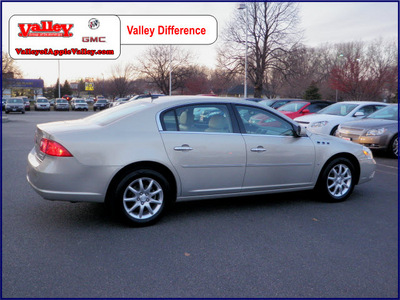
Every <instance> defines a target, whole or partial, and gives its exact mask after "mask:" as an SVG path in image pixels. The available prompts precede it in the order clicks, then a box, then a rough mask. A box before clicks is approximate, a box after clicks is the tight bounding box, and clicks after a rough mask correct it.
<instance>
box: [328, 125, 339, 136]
mask: <svg viewBox="0 0 400 300" xmlns="http://www.w3.org/2000/svg"><path fill="white" fill-rule="evenodd" d="M338 127H339V126H335V127H333V128H332V130H331V133H330V135H333V136H336V131H337V129H338Z"/></svg>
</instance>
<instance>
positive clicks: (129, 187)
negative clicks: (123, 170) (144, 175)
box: [128, 186, 139, 195]
mask: <svg viewBox="0 0 400 300" xmlns="http://www.w3.org/2000/svg"><path fill="white" fill-rule="evenodd" d="M128 189H129V190H130V191H131V192H132V193H134V194H135V195H137V194H139V192H138V191H137V190H135V189H134V188H133V187H131V186H128Z"/></svg>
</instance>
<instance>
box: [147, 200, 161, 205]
mask: <svg viewBox="0 0 400 300" xmlns="http://www.w3.org/2000/svg"><path fill="white" fill-rule="evenodd" d="M149 203H155V204H162V201H160V200H155V199H150V201H149Z"/></svg>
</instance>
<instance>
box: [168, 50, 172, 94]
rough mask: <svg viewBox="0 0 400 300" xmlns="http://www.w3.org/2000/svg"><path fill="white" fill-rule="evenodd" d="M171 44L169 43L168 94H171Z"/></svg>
mask: <svg viewBox="0 0 400 300" xmlns="http://www.w3.org/2000/svg"><path fill="white" fill-rule="evenodd" d="M171 64H172V45H169V95H170V96H171V95H172V66H171Z"/></svg>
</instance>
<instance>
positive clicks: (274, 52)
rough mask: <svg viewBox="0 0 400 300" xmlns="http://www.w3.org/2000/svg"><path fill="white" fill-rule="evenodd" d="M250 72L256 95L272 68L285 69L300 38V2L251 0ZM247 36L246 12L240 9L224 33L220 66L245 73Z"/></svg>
mask: <svg viewBox="0 0 400 300" xmlns="http://www.w3.org/2000/svg"><path fill="white" fill-rule="evenodd" d="M246 5H247V10H248V12H247V13H248V28H247V32H248V76H249V80H250V82H251V83H252V84H253V85H254V96H255V97H261V94H262V92H263V89H264V87H265V86H267V87H268V84H269V82H270V77H271V76H272V74H273V71H278V72H285V71H286V70H287V69H288V67H289V64H288V63H287V60H286V59H287V57H288V55H289V53H290V51H291V50H292V49H293V48H295V47H296V45H297V44H298V43H299V41H300V40H301V32H300V31H299V29H298V26H297V25H298V23H299V17H298V4H297V3H295V2H248V3H246ZM245 36H246V17H245V14H244V13H242V12H240V11H237V12H236V14H235V16H234V18H233V20H232V22H231V23H230V25H229V26H228V28H227V29H226V31H225V32H224V34H223V38H224V40H225V43H224V45H223V46H222V48H220V49H219V51H218V56H219V60H218V63H219V66H220V67H222V68H224V69H226V70H229V71H230V72H233V73H238V72H240V73H241V74H244V71H243V65H244V55H245V51H244V49H243V45H245Z"/></svg>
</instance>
